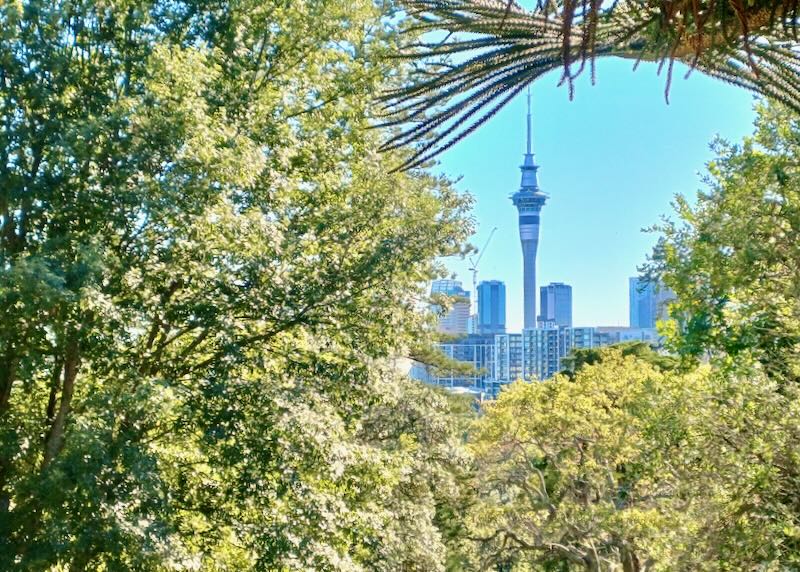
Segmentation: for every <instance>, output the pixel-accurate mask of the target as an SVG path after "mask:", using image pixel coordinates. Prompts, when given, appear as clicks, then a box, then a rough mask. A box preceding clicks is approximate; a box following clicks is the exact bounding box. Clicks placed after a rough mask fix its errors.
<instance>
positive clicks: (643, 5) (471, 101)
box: [384, 0, 800, 167]
mask: <svg viewBox="0 0 800 572" xmlns="http://www.w3.org/2000/svg"><path fill="white" fill-rule="evenodd" d="M405 4H406V5H407V6H408V8H409V10H410V11H411V12H412V13H413V14H415V15H416V17H417V19H418V22H419V24H418V27H419V29H421V30H423V31H427V32H430V34H429V35H428V36H427V37H423V40H422V41H420V42H418V43H416V44H412V45H411V46H410V47H409V49H406V50H404V52H403V54H402V55H403V57H405V58H409V59H412V60H415V61H417V62H418V63H419V64H420V67H421V68H422V71H421V72H420V74H419V75H418V76H416V77H415V78H414V79H413V81H411V82H410V83H408V84H407V85H404V86H402V87H399V88H397V89H396V90H394V91H390V92H389V93H387V95H386V96H385V98H384V101H385V103H386V104H387V105H388V108H389V110H390V113H389V114H390V118H389V123H390V124H398V125H402V126H403V127H404V129H403V131H402V132H401V133H398V134H397V135H396V136H395V137H394V138H393V139H392V140H390V141H389V142H388V143H387V145H386V148H387V149H390V148H394V147H396V146H402V145H405V144H407V143H409V142H418V143H419V146H418V147H417V149H416V153H415V154H414V156H413V157H411V158H410V159H409V160H408V161H407V162H406V163H405V165H404V167H413V166H416V165H420V164H423V163H425V162H426V161H427V160H429V159H430V158H432V157H435V156H436V155H438V154H439V153H441V152H443V151H444V150H446V149H448V148H449V147H451V146H452V145H454V144H455V143H457V142H458V141H459V140H461V139H462V138H464V137H466V136H467V135H469V134H470V133H472V132H473V131H474V130H475V129H477V128H478V127H479V126H480V125H482V124H483V123H484V122H485V121H488V120H489V119H490V118H491V117H492V116H493V115H494V114H495V113H496V112H497V111H498V110H499V109H500V108H502V107H503V106H504V105H505V104H506V103H508V102H509V101H510V100H511V99H513V98H514V96H516V95H517V94H518V93H519V92H520V91H522V90H523V89H525V87H527V86H528V85H529V84H530V83H531V82H534V81H536V80H537V79H539V78H540V77H542V76H543V75H545V74H546V73H547V72H549V71H552V70H556V69H559V68H561V69H562V75H561V83H565V84H567V85H568V86H569V89H570V95H572V90H573V80H574V79H575V78H576V77H577V76H578V75H580V74H581V73H582V72H583V71H584V70H585V69H587V68H589V69H591V74H592V77H593V78H594V63H595V60H596V58H600V57H617V58H625V59H630V60H635V61H636V62H637V63H638V62H640V61H654V62H659V71H661V69H662V68H664V67H665V66H666V69H667V72H666V75H667V80H666V88H665V97H667V98H668V94H669V89H670V83H671V79H672V69H673V64H674V62H675V61H676V60H677V61H680V62H684V63H686V64H687V65H689V66H690V67H691V70H698V71H699V72H701V73H705V74H708V75H710V76H712V77H715V78H718V79H721V80H723V81H726V82H728V83H731V84H733V85H736V86H739V87H743V88H745V89H748V90H750V91H753V92H755V93H757V94H760V95H763V96H767V97H771V98H774V99H777V100H779V101H781V102H783V103H785V104H786V105H788V106H790V107H791V108H792V109H794V110H795V111H798V110H800V80H798V68H799V67H800V60H799V59H798V58H799V57H800V56H798V52H797V50H796V47H797V36H796V34H797V17H796V16H797V4H796V3H795V2H793V1H792V0H753V1H749V2H743V1H741V0H691V1H690V0H666V1H661V0H658V1H657V0H624V1H616V2H601V1H594V2H573V1H563V2H562V1H561V0H540V1H538V2H537V3H536V6H535V8H534V9H533V10H532V11H527V10H525V9H523V8H522V7H521V6H520V5H519V4H518V3H517V2H515V1H514V0H405ZM444 33H446V36H444V38H442V36H443V35H444Z"/></svg>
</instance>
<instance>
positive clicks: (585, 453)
mask: <svg viewBox="0 0 800 572" xmlns="http://www.w3.org/2000/svg"><path fill="white" fill-rule="evenodd" d="M599 357H600V358H601V359H600V360H599V361H597V362H596V363H594V364H586V365H583V366H582V367H581V368H579V369H577V370H576V372H575V375H574V377H573V378H568V377H566V376H563V375H557V376H555V377H553V378H552V379H551V380H548V381H545V382H539V383H527V384H525V383H516V384H514V385H512V386H511V387H510V388H508V389H507V390H506V391H504V392H502V393H501V394H500V397H499V398H498V400H497V402H495V403H493V404H490V405H488V406H487V407H486V414H485V416H484V417H482V418H481V419H480V421H479V423H478V426H477V431H476V435H475V438H474V441H473V444H472V446H473V449H474V454H475V457H476V469H475V471H476V475H479V478H478V481H477V482H478V486H479V489H478V493H479V502H478V503H476V504H475V505H474V507H473V509H472V511H471V512H470V514H469V518H468V522H469V523H470V528H471V536H472V538H473V539H474V540H475V542H476V545H477V546H476V551H477V559H476V564H475V568H478V569H487V568H488V567H490V566H493V565H502V566H503V567H504V568H499V567H498V569H504V570H516V571H523V570H525V571H549V570H561V571H567V570H576V571H578V570H590V571H591V570H597V571H600V570H603V571H611V570H623V571H626V572H627V571H647V570H701V571H709V572H711V571H725V570H741V569H776V570H783V569H794V568H795V567H797V565H798V560H797V555H798V554H799V553H800V545H798V542H799V541H800V535H798V534H797V531H798V522H800V518H799V517H798V515H799V514H800V513H798V508H799V507H798V504H797V496H796V494H795V491H796V487H797V485H798V484H800V464H798V459H797V447H796V442H797V436H798V435H800V424H799V423H798V419H799V418H800V417H798V415H797V414H796V412H797V409H798V407H800V405H799V404H800V400H798V392H797V390H796V388H794V387H793V388H791V392H790V394H789V395H787V394H785V393H781V392H778V391H776V387H777V385H776V383H775V382H774V380H770V379H768V378H766V377H764V376H763V375H762V374H759V373H758V372H749V374H745V373H744V372H739V374H732V373H731V372H723V371H713V370H712V369H711V368H710V367H708V366H704V367H703V368H701V369H698V370H695V371H689V372H678V371H675V370H672V371H660V370H659V369H657V368H655V367H653V365H651V364H649V363H647V362H646V361H644V360H642V359H640V358H637V357H635V356H633V355H628V356H624V355H623V352H622V350H621V349H619V348H605V349H602V350H601V351H600V356H599Z"/></svg>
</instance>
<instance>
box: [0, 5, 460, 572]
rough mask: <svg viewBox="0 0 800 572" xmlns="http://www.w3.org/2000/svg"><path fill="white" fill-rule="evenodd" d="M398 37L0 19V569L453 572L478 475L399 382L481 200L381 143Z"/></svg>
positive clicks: (357, 16)
mask: <svg viewBox="0 0 800 572" xmlns="http://www.w3.org/2000/svg"><path fill="white" fill-rule="evenodd" d="M401 20H402V19H401V18H400V17H399V15H398V14H397V13H395V12H394V11H393V8H392V6H391V5H389V4H385V5H382V4H375V3H373V2H371V1H370V0H355V1H346V2H345V1H343V0H302V1H292V2H282V1H274V2H254V1H250V0H243V1H241V2H232V3H218V2H173V1H169V2H166V1H161V0H134V1H117V0H111V1H103V2H100V1H92V0H87V1H83V2H51V1H47V2H45V1H42V0H26V1H24V2H5V3H3V4H2V5H0V70H2V71H1V72H0V122H1V123H0V125H2V127H0V152H2V153H3V157H2V161H0V307H2V309H3V314H4V320H3V322H2V324H0V568H2V569H9V570H10V569H21V570H42V569H50V568H58V567H62V568H65V567H68V568H69V569H74V570H82V569H100V570H102V569H114V570H116V569H137V570H163V569H203V570H247V569H260V570H311V569H316V570H360V569H365V568H370V569H386V570H397V569H403V568H404V567H406V568H407V567H408V562H409V560H412V561H414V562H415V564H414V567H413V569H416V570H439V569H441V568H442V567H443V562H444V561H445V560H446V558H447V552H448V550H449V548H448V546H450V545H452V543H451V538H452V537H453V533H452V526H451V525H450V524H447V523H446V522H445V521H446V520H447V519H446V518H445V517H444V516H443V514H444V513H446V512H447V511H448V510H449V509H448V507H449V506H451V505H452V506H457V504H458V503H457V502H456V500H457V496H458V495H456V494H455V493H454V492H453V490H454V488H453V487H454V486H455V485H454V484H453V483H454V480H457V479H458V478H460V477H458V475H459V474H460V472H461V471H462V470H463V468H464V467H466V461H465V459H464V458H463V457H462V456H461V454H460V453H458V450H457V448H456V445H457V437H458V433H455V432H453V431H452V430H451V429H449V428H448V426H447V425H446V424H445V423H444V422H443V421H442V418H443V416H445V415H446V411H447V406H446V402H444V401H443V400H442V399H441V398H440V397H437V396H435V395H433V394H431V393H430V392H429V391H428V390H424V389H421V388H418V387H416V386H414V385H412V384H409V383H405V382H402V381H401V380H398V379H397V378H396V376H395V375H394V374H393V373H392V372H391V371H390V370H389V369H387V368H388V365H387V364H388V363H389V358H392V357H394V356H396V355H398V354H403V353H405V352H407V351H408V349H409V348H410V347H411V346H412V345H414V344H421V343H422V341H423V340H424V337H425V336H426V335H427V334H426V333H425V331H424V328H425V323H424V319H423V318H422V317H421V316H420V315H419V313H418V312H417V310H416V308H417V306H418V299H419V297H420V296H421V295H422V292H421V291H420V286H419V285H420V284H421V283H424V282H426V281H427V280H429V279H431V278H432V277H434V276H436V275H437V274H438V273H439V267H438V266H437V264H436V263H435V262H434V260H435V259H436V258H437V257H439V256H446V255H450V254H455V253H458V252H459V251H460V250H461V248H462V247H461V245H462V243H463V241H464V239H465V238H466V237H467V236H468V233H469V230H470V225H469V222H468V221H467V220H466V209H467V208H468V206H469V201H468V200H466V199H465V198H463V197H460V196H458V195H457V194H456V193H455V192H454V191H453V190H452V189H451V188H450V186H449V185H448V183H447V181H445V180H443V179H440V178H435V177H432V176H430V175H428V174H426V173H424V172H415V173H409V174H402V175H401V174H388V171H389V170H390V168H391V166H392V165H394V164H397V163H398V162H403V161H404V160H405V157H406V154H405V152H402V151H398V152H397V153H393V154H388V155H378V154H377V152H376V149H377V148H378V147H380V145H381V143H382V142H383V135H382V134H381V133H380V132H378V131H375V130H369V129H367V128H368V127H370V126H371V125H373V124H374V119H373V118H372V117H371V115H370V113H369V102H370V101H371V100H372V97H373V94H374V93H375V92H376V91H379V90H381V89H384V88H385V87H387V86H388V85H390V84H391V82H395V81H400V80H401V78H402V77H403V75H404V73H405V71H404V68H403V67H402V66H399V65H398V64H397V62H395V61H389V60H387V59H386V58H385V57H384V56H385V55H386V54H387V53H388V52H391V51H395V50H397V49H398V46H400V45H401V42H403V41H410V39H411V38H412V37H413V36H409V40H403V39H401V37H400V35H399V33H398V32H399V29H400V27H402V26H403V24H402V21H401ZM405 402H410V404H408V405H407V407H408V409H407V411H405V412H403V411H402V408H400V407H399V406H398V404H399V403H405ZM390 410H391V411H393V412H396V413H397V414H396V416H395V415H392V416H389V415H387V413H386V412H387V411H390ZM451 499H455V500H452V502H451Z"/></svg>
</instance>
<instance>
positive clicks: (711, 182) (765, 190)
mask: <svg viewBox="0 0 800 572" xmlns="http://www.w3.org/2000/svg"><path fill="white" fill-rule="evenodd" d="M798 134H800V125H798V123H797V120H796V119H795V117H794V115H793V114H792V113H791V112H789V111H787V110H784V109H782V108H780V107H759V112H758V119H757V122H756V134H755V136H753V137H749V138H747V139H745V141H744V143H743V144H741V145H733V144H729V143H726V142H724V141H716V142H715V143H714V149H715V151H716V152H717V158H716V159H715V160H714V161H712V162H711V163H710V164H709V167H708V168H709V174H708V176H707V177H706V184H707V186H708V189H707V190H705V191H703V192H701V193H700V194H699V195H698V197H697V204H696V205H695V206H693V205H691V204H690V203H689V201H688V200H686V199H685V198H683V197H678V198H677V201H676V208H677V213H678V216H679V218H680V220H679V221H677V222H676V221H669V220H667V221H665V222H664V223H663V224H662V225H660V226H658V227H657V230H658V231H660V232H661V233H662V239H661V241H660V243H659V245H658V247H657V248H656V250H655V252H654V255H653V258H652V260H651V262H650V264H649V267H648V272H649V273H651V274H653V275H659V276H661V277H662V279H663V280H664V282H665V283H666V284H667V285H668V286H669V287H670V288H672V289H673V290H674V291H675V293H676V295H677V297H678V300H677V303H675V304H674V305H673V306H671V314H672V316H673V318H675V319H676V322H677V325H678V331H676V332H674V335H673V336H672V340H673V345H674V347H675V349H676V350H677V351H679V352H680V353H682V354H684V355H687V356H699V355H703V354H706V353H710V355H711V356H712V357H719V358H721V360H719V361H718V363H722V362H723V361H724V360H726V359H735V360H737V361H739V362H741V361H744V362H747V361H749V360H755V361H757V362H758V363H759V364H760V367H762V368H763V369H764V370H765V371H766V372H767V373H768V374H769V375H771V376H774V377H776V378H777V379H780V380H783V381H786V382H792V383H794V382H795V381H796V380H797V379H798V376H800V350H799V349H798V348H800V345H799V344H800V305H798V292H800V251H798V244H800V234H798V233H800V186H798V182H797V174H798V171H797V164H798V159H800V147H799V146H798Z"/></svg>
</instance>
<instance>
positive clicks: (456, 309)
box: [431, 280, 470, 334]
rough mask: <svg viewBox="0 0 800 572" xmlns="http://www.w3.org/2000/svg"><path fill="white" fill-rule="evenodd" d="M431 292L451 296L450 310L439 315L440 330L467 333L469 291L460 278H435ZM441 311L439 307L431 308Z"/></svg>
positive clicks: (449, 332)
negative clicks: (462, 284)
mask: <svg viewBox="0 0 800 572" xmlns="http://www.w3.org/2000/svg"><path fill="white" fill-rule="evenodd" d="M431 294H442V295H445V296H449V297H450V298H451V306H450V310H449V311H448V312H447V313H446V314H444V315H443V316H440V317H439V328H438V329H439V331H440V332H442V333H445V334H466V333H467V329H468V325H469V311H470V300H469V292H467V291H466V290H464V288H462V286H461V282H460V281H458V280H434V281H433V283H432V284H431ZM431 309H432V310H433V311H434V312H437V313H438V312H439V308H438V307H432V308H431Z"/></svg>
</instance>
